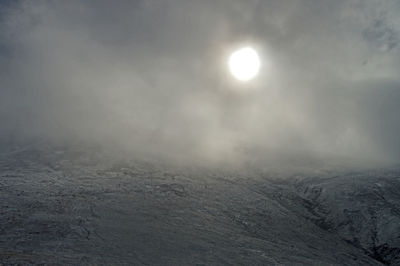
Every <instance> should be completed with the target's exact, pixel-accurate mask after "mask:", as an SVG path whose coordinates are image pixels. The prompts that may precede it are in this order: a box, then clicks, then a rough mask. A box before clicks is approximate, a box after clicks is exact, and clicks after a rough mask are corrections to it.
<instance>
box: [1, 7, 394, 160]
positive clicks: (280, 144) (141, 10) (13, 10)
mask: <svg viewBox="0 0 400 266" xmlns="http://www.w3.org/2000/svg"><path fill="white" fill-rule="evenodd" d="M246 44H247V45H252V46H253V47H254V48H256V49H257V50H258V51H259V53H260V55H261V57H262V63H263V67H262V69H261V72H260V76H259V77H258V78H257V79H256V80H254V81H252V82H249V83H246V84H241V83H239V82H237V81H235V80H233V79H232V78H231V77H230V76H229V73H228V72H227V68H226V57H227V55H228V54H229V52H231V51H232V50H234V49H235V48H237V47H240V46H241V45H246ZM399 103H400V2H399V1H397V0H393V1H390V0H388V1H384V0H346V1H341V0H337V1H331V0H329V1H328V0H325V1H323V0H322V1H321V0H308V1H307V0H293V1H272V0H271V1H268V0H264V1H263V0H218V1H216V0H201V1H200V0H199V1H187V0H158V1H157V0H142V1H105V0H104V1H101V0H98V1H73V0H72V1H0V123H1V128H0V130H1V133H0V135H2V137H4V138H5V139H7V138H11V136H13V137H16V136H18V137H25V138H27V137H29V138H30V137H39V138H51V139H53V140H60V141H61V140H79V141H89V142H98V143H108V144H111V145H113V146H115V147H122V148H127V149H131V150H134V151H137V152H139V151H152V152H160V153H165V154H170V155H171V156H182V157H185V158H198V157H202V158H207V159H210V160H225V159H227V158H231V157H232V158H233V157H236V156H237V154H240V153H243V152H246V153H247V152H250V153H252V152H254V154H257V155H256V156H258V157H260V158H261V157H262V158H271V157H273V156H275V155H277V154H280V155H282V156H284V155H285V154H291V155H296V156H298V154H312V155H316V156H317V157H318V156H322V155H327V156H343V157H348V158H357V159H358V160H365V162H367V161H369V160H375V161H387V162H398V161H399V158H400V118H399V114H400V104H399Z"/></svg>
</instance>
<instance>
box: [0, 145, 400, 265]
mask: <svg viewBox="0 0 400 266" xmlns="http://www.w3.org/2000/svg"><path fill="white" fill-rule="evenodd" d="M399 251H400V171H398V170H396V169H394V170H375V171H359V172H335V171H319V172H315V173H313V174H310V173H308V174H304V173H303V174H301V173H299V174H292V175H290V176H285V177H282V176H279V175H278V174H274V173H268V172H265V171H264V172H260V171H255V170H251V171H249V170H246V171H233V170H221V169H220V170H215V169H214V170H210V169H206V168H201V167H179V166H172V165H168V164H162V163H156V162H152V161H151V160H144V159H143V160H137V159H133V158H125V159H123V160H121V159H118V158H115V157H114V158H113V157H111V156H108V155H105V154H104V153H102V152H100V151H98V150H96V149H88V148H82V147H75V148H71V147H70V148H60V147H58V148H56V147H51V146H46V145H43V146H40V145H39V146H38V145H33V146H29V147H20V148H15V147H14V148H13V149H8V150H5V149H4V152H3V153H1V155H0V264H4V265H29V264H48V265H381V264H382V263H384V264H389V265H400V255H399Z"/></svg>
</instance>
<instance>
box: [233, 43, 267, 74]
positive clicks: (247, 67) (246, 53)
mask: <svg viewBox="0 0 400 266" xmlns="http://www.w3.org/2000/svg"><path fill="white" fill-rule="evenodd" d="M260 65H261V62H260V58H259V56H258V54H257V51H256V50H254V49H253V48H251V47H244V48H240V49H239V50H236V51H235V52H233V53H232V54H231V55H230V56H229V60H228V67H229V71H230V72H231V74H232V76H234V77H235V78H236V79H237V80H240V81H249V80H251V79H253V78H255V77H256V76H257V75H258V72H259V71H260Z"/></svg>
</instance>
